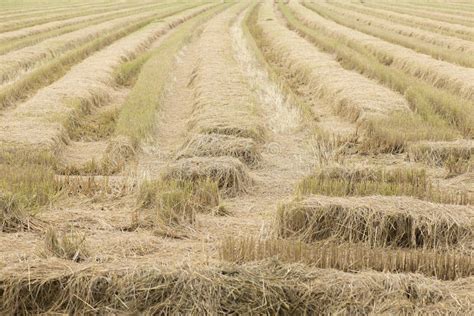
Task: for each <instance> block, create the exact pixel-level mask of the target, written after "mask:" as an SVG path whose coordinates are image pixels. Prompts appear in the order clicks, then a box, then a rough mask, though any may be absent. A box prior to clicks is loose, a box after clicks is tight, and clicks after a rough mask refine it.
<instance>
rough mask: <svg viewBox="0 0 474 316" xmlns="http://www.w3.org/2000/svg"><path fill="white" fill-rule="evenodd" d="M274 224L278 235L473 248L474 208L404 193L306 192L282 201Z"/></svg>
mask: <svg viewBox="0 0 474 316" xmlns="http://www.w3.org/2000/svg"><path fill="white" fill-rule="evenodd" d="M275 229H276V233H277V235H278V236H279V237H283V238H298V239H300V240H303V241H307V242H312V241H318V240H323V239H328V238H331V239H336V240H340V241H348V242H362V243H365V244H368V245H371V246H381V247H385V246H394V247H411V248H418V247H420V248H439V247H441V248H448V247H450V246H453V245H459V246H465V247H472V245H473V241H474V240H473V237H474V236H473V232H474V211H473V209H472V208H471V207H467V206H459V205H445V204H434V203H429V202H424V201H421V200H417V199H413V198H409V197H383V196H368V197H359V198H354V197H352V198H338V197H327V196H310V197H308V198H306V199H304V200H301V201H295V202H292V203H289V204H286V205H282V206H281V207H280V208H279V209H278V212H277V215H276V223H275Z"/></svg>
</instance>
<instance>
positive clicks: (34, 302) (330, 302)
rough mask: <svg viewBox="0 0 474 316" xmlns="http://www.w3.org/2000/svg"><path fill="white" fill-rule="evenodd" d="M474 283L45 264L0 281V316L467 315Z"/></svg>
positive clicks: (264, 270) (250, 269)
mask: <svg viewBox="0 0 474 316" xmlns="http://www.w3.org/2000/svg"><path fill="white" fill-rule="evenodd" d="M473 284H474V282H473V278H472V277H471V278H466V279H460V280H456V281H439V280H435V279H433V278H427V277H424V276H422V275H419V274H403V273H402V274H391V273H380V272H370V271H367V272H361V273H357V274H352V273H347V272H341V271H336V270H332V269H317V268H308V267H305V266H303V265H300V264H292V265H283V264H280V263H278V262H275V261H266V262H259V263H257V264H245V265H242V266H238V265H235V264H224V263H222V264H218V265H216V266H209V265H206V266H189V265H180V266H178V267H170V266H164V265H157V264H156V263H155V262H153V261H149V262H142V263H140V264H133V265H129V266H128V265H124V264H123V263H122V262H120V263H115V264H109V265H108V266H104V265H101V266H99V265H94V264H91V265H87V266H84V265H77V264H73V265H71V264H70V265H69V266H65V264H64V261H63V260H58V259H50V260H47V261H45V262H40V263H36V264H33V265H29V266H28V267H26V266H23V267H21V268H18V267H8V268H5V269H3V270H2V273H1V274H0V311H2V312H3V313H7V314H19V315H21V314H26V313H35V314H41V313H66V314H88V313H91V314H94V313H95V314H97V313H105V314H107V313H115V314H127V313H131V312H132V313H133V312H138V313H143V314H168V315H169V314H171V315H172V314H200V315H202V314H212V315H218V314H237V315H239V314H253V315H276V314H285V315H286V314H288V315H323V314H431V313H440V314H450V313H451V314H464V315H468V314H472V312H473V307H472V302H473V294H472V293H473V292H474V291H473Z"/></svg>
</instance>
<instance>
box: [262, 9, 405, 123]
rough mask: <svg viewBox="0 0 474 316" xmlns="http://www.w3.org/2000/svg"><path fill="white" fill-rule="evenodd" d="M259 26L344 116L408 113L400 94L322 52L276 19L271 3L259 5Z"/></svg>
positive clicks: (275, 51) (278, 54) (280, 56)
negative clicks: (351, 69) (348, 68)
mask: <svg viewBox="0 0 474 316" xmlns="http://www.w3.org/2000/svg"><path fill="white" fill-rule="evenodd" d="M258 27H259V28H260V29H261V31H262V41H265V42H268V43H269V46H270V47H271V48H272V51H271V54H272V55H274V56H275V57H274V58H275V59H277V60H280V63H282V64H284V65H285V67H286V69H287V71H288V72H290V73H292V74H293V76H295V77H297V78H300V82H305V83H306V85H307V86H308V89H311V90H312V91H316V96H317V97H319V98H321V99H323V100H324V101H326V102H327V103H329V104H331V105H332V107H333V108H334V112H336V113H338V114H340V115H341V116H345V117H347V118H349V119H351V120H353V121H357V122H364V121H366V120H371V119H374V118H386V117H387V116H390V115H391V114H393V113H394V112H403V113H409V108H408V104H407V102H406V100H405V99H404V98H403V97H402V96H401V95H399V94H397V93H395V92H393V91H391V90H390V89H387V88H385V87H383V86H381V85H379V84H377V83H376V82H374V81H372V80H369V79H367V78H365V77H364V76H361V75H360V74H357V73H355V72H352V71H347V70H345V69H343V68H342V67H341V66H340V65H339V63H338V62H337V61H336V60H335V59H334V58H333V57H332V56H330V55H328V54H325V53H322V52H319V51H318V50H317V49H316V48H315V47H314V46H313V45H311V44H310V43H309V42H307V41H306V40H304V39H303V38H301V37H300V36H298V35H297V34H295V33H294V32H292V31H290V30H288V29H287V28H285V27H284V26H283V25H281V24H280V23H279V22H277V21H276V17H275V14H274V12H273V9H272V7H271V5H270V4H268V3H265V4H264V5H263V6H262V8H261V9H260V16H259V22H258Z"/></svg>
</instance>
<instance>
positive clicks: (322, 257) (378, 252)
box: [219, 237, 474, 280]
mask: <svg viewBox="0 0 474 316" xmlns="http://www.w3.org/2000/svg"><path fill="white" fill-rule="evenodd" d="M219 255H220V257H221V258H222V259H223V260H226V261H230V262H235V263H244V262H252V261H261V260H265V259H269V258H276V259H278V260H281V261H283V262H286V263H293V262H301V263H305V264H307V265H310V266H311V267H317V268H321V269H337V270H342V271H348V272H358V271H363V270H368V269H371V270H375V271H382V272H391V273H403V272H405V273H406V272H411V273H421V274H424V275H426V276H434V277H436V278H438V279H441V280H455V279H458V278H463V277H469V276H471V275H473V274H474V265H473V257H472V255H464V254H461V253H456V252H452V251H442V252H435V251H426V250H424V251H422V250H391V249H387V248H369V247H366V246H363V245H360V244H334V243H323V244H306V243H303V242H301V241H297V240H285V239H267V240H258V239H255V238H252V237H249V238H235V237H234V238H233V237H229V238H227V239H225V240H224V241H223V242H222V243H221V244H220V246H219Z"/></svg>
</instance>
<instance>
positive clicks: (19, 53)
mask: <svg viewBox="0 0 474 316" xmlns="http://www.w3.org/2000/svg"><path fill="white" fill-rule="evenodd" d="M176 11H177V9H176V8H175V9H174V10H173V9H169V10H158V11H155V12H148V11H147V12H144V13H139V14H135V15H130V16H126V17H122V18H118V19H113V20H111V21H107V22H104V23H101V24H98V25H92V26H90V27H85V28H83V29H80V30H77V31H74V32H71V33H67V34H64V35H61V36H57V37H53V38H51V39H47V40H44V41H42V42H40V43H38V44H37V45H33V46H29V47H25V48H23V49H20V50H16V51H13V52H10V53H8V54H5V55H2V56H0V84H2V83H5V81H10V82H11V81H12V79H14V78H15V77H18V76H19V75H22V74H24V73H25V72H27V71H30V70H31V69H32V68H35V66H36V65H38V64H39V63H44V62H45V61H48V60H51V59H52V58H55V57H57V56H60V55H62V54H63V53H65V52H67V51H69V50H71V49H74V48H76V47H78V46H80V45H82V44H84V43H86V42H88V41H91V40H93V39H96V38H97V37H99V36H101V35H103V34H107V33H109V32H111V31H115V30H117V29H120V28H122V27H125V26H128V25H131V24H133V23H137V22H141V21H144V20H150V19H152V18H154V17H156V16H157V15H158V16H160V15H162V16H165V15H166V14H170V13H174V12H176Z"/></svg>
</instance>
